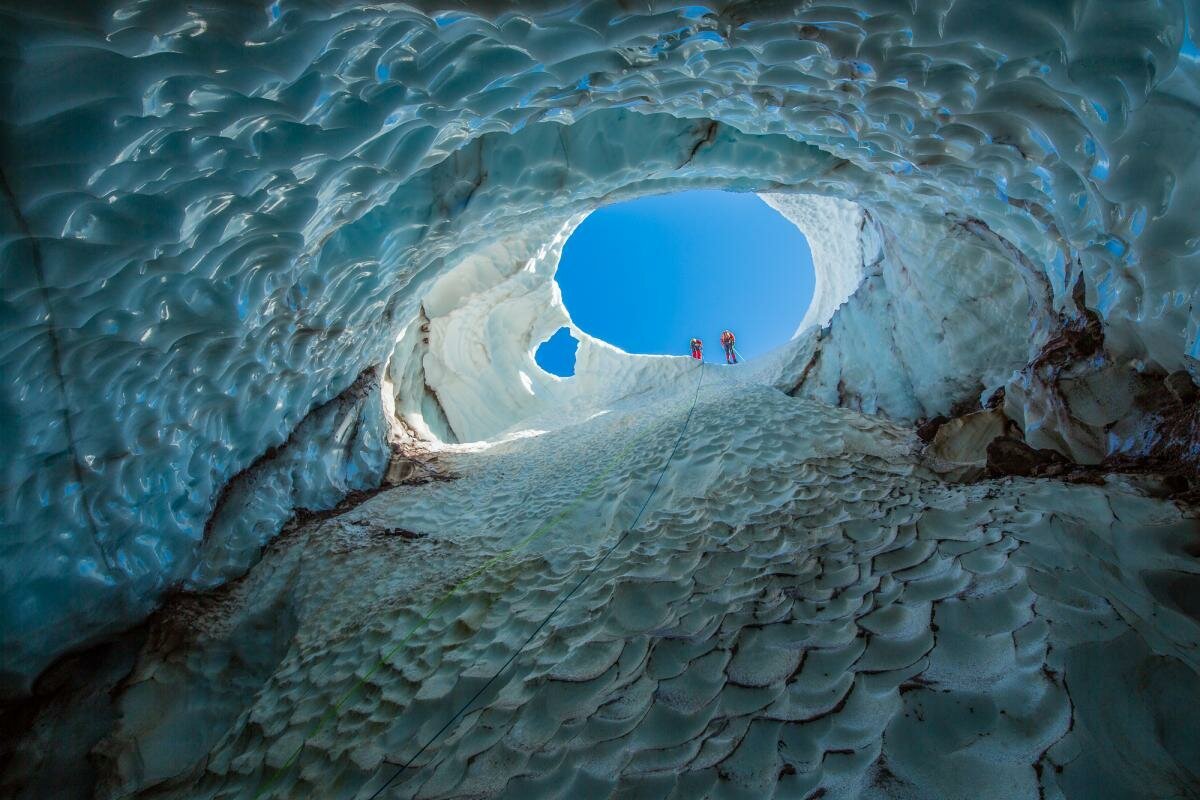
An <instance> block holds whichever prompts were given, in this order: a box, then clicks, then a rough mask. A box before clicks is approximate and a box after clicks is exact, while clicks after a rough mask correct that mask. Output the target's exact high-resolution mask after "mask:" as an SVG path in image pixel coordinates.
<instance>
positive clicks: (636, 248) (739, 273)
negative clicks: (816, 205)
mask: <svg viewBox="0 0 1200 800" xmlns="http://www.w3.org/2000/svg"><path fill="white" fill-rule="evenodd" d="M558 283H559V285H560V286H561V287H562V293H563V302H564V303H565V304H566V306H567V310H568V311H570V312H571V318H572V319H574V320H575V324H576V325H578V326H579V327H580V328H582V329H583V330H585V331H587V332H588V333H590V334H591V335H592V336H596V337H598V338H600V339H603V340H605V341H606V342H610V343H612V344H614V345H616V346H617V347H620V348H621V349H622V350H626V351H628V352H630V353H655V354H671V355H687V354H688V340H689V339H691V338H692V337H693V336H698V337H700V338H701V339H703V340H704V357H705V360H706V361H721V362H723V361H724V355H723V353H722V350H721V345H720V342H719V337H720V334H721V331H722V329H724V328H729V329H730V330H732V331H733V332H734V334H735V335H736V336H737V342H738V343H737V349H738V352H739V353H741V355H742V356H743V358H746V359H750V358H753V357H754V356H756V355H760V354H762V353H765V352H767V351H768V350H771V349H772V348H774V347H777V346H778V345H780V344H782V343H784V342H786V341H787V340H788V339H789V338H790V337H791V335H792V333H794V332H795V330H796V326H798V325H799V324H800V320H801V319H803V317H804V312H805V311H806V310H807V309H808V304H809V301H810V300H811V299H812V292H813V269H812V256H811V254H810V253H809V250H808V242H807V241H805V239H804V237H803V235H801V233H800V231H798V230H797V229H796V227H795V226H794V225H792V224H791V223H790V222H788V221H787V220H786V219H784V218H783V217H782V216H780V215H779V213H778V212H777V211H775V210H774V209H773V208H771V207H770V206H768V205H767V204H766V203H764V202H763V201H762V200H760V199H759V198H758V197H757V196H756V195H753V194H740V193H734V192H721V191H696V192H682V193H679V194H671V195H660V196H655V197H643V198H639V199H637V200H632V201H630V202H627V203H619V204H616V205H611V206H605V207H604V208H601V209H599V210H598V211H596V212H595V213H593V214H592V215H590V216H589V217H588V218H587V219H585V220H584V221H583V223H582V224H580V226H579V227H578V228H576V229H575V233H574V234H572V235H571V238H570V239H569V240H568V241H567V244H566V246H565V247H564V248H563V255H562V261H561V262H560V263H559V267H558ZM559 339H565V340H567V341H566V342H565V343H563V342H560V341H559ZM568 345H569V346H568ZM574 350H575V347H574V340H573V339H570V338H569V337H565V336H562V337H559V336H556V337H555V338H554V339H553V340H552V341H551V342H550V343H549V344H547V345H546V346H544V347H543V348H541V349H540V350H539V353H538V363H540V364H542V366H543V368H545V369H548V371H550V372H554V373H555V374H570V370H569V369H568V368H569V366H570V365H571V364H573V362H574Z"/></svg>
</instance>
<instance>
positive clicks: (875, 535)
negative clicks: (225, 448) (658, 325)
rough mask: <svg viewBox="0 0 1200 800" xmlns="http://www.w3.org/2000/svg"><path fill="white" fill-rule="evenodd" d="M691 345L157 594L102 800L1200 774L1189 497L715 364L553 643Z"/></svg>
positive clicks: (566, 794) (1090, 787) (1019, 794)
mask: <svg viewBox="0 0 1200 800" xmlns="http://www.w3.org/2000/svg"><path fill="white" fill-rule="evenodd" d="M678 361H679V362H681V363H683V364H686V365H687V369H686V370H684V371H683V372H682V374H680V375H679V376H678V377H677V378H676V379H675V380H673V381H670V382H667V383H665V384H664V385H663V386H662V388H660V389H659V390H657V391H655V392H651V393H646V394H645V395H643V396H642V397H640V398H638V399H637V400H630V401H626V402H622V403H616V404H614V405H613V406H612V407H610V408H607V409H604V410H603V413H601V414H599V415H597V416H593V417H592V418H591V419H587V420H584V421H579V422H576V423H575V424H569V425H567V426H564V427H561V428H558V429H556V430H553V431H547V432H543V433H541V434H537V435H529V436H524V437H519V438H513V439H510V440H508V441H504V442H496V443H491V444H487V445H484V444H477V445H473V446H467V445H458V446H451V447H450V448H449V449H448V451H447V452H444V453H443V455H442V458H443V467H444V468H446V469H447V470H448V471H450V472H452V473H453V474H454V475H456V476H457V478H456V479H455V480H453V481H450V482H435V483H429V484H425V485H420V486H411V487H402V488H397V489H392V490H389V491H386V492H384V493H382V494H380V495H378V496H376V497H375V498H374V499H372V500H370V501H368V502H367V503H364V504H363V505H360V506H358V507H357V508H355V509H353V510H352V511H349V512H348V513H345V514H342V515H340V516H336V517H333V518H331V519H328V520H325V521H322V522H318V523H316V524H312V525H309V526H307V527H303V528H301V529H299V530H298V531H296V532H294V533H293V534H291V535H289V536H288V537H287V538H286V539H284V540H282V541H280V542H279V543H277V544H276V545H274V546H273V547H272V548H271V549H270V550H269V551H268V552H267V554H266V556H265V557H264V559H263V561H262V562H261V563H260V564H259V565H258V566H257V567H256V568H255V569H254V570H253V571H251V573H250V574H249V576H248V577H247V578H246V579H245V580H243V581H240V582H238V583H236V584H232V585H230V586H229V587H228V588H227V589H226V590H224V591H222V592H221V593H219V594H218V595H216V596H214V597H213V598H212V599H211V600H208V601H204V602H200V603H198V604H194V605H193V604H185V605H184V606H182V607H180V608H177V609H175V610H174V611H173V612H172V618H171V619H169V620H167V621H164V625H163V627H162V629H161V630H160V631H159V632H158V633H154V634H151V637H150V639H149V641H148V643H147V644H146V646H145V647H144V648H143V649H142V651H141V653H140V655H139V656H138V659H137V664H136V667H135V668H134V669H133V671H132V673H131V675H130V677H129V678H128V679H127V681H126V683H125V687H124V688H123V689H122V691H121V693H120V698H119V703H118V708H117V711H118V717H117V720H118V721H117V722H116V724H115V725H114V726H113V729H112V730H111V732H110V733H109V734H108V735H107V737H106V738H105V739H104V740H103V741H101V742H100V744H99V745H98V746H97V747H96V752H97V753H98V754H99V762H98V785H99V786H100V787H101V791H100V794H99V796H100V797H106V798H116V797H126V796H138V797H155V798H160V797H179V798H185V797H186V798H244V797H251V796H258V797H278V798H284V797H301V796H321V797H339V798H366V797H370V796H372V793H373V792H374V791H375V790H377V789H379V788H381V787H382V786H383V785H384V783H385V782H387V781H388V780H389V779H390V778H393V776H394V773H395V772H396V771H397V765H399V764H402V763H404V762H405V761H406V760H407V759H409V758H411V757H413V756H414V755H416V754H417V753H418V751H420V755H419V756H418V757H417V758H416V760H415V761H414V762H413V765H412V766H411V767H410V768H409V769H407V770H405V771H403V773H402V774H400V775H399V777H398V778H396V779H395V780H394V781H393V782H392V783H391V784H390V786H389V787H388V790H387V791H386V792H385V793H384V795H383V796H386V797H396V798H400V797H429V798H432V797H440V798H465V797H498V796H505V797H523V798H542V797H547V798H549V797H554V798H578V797H607V796H614V795H620V796H626V795H628V794H636V795H639V796H648V797H677V798H694V797H701V796H705V797H714V798H717V797H771V796H776V797H810V796H813V793H814V792H816V793H818V794H819V793H820V792H821V791H822V790H823V791H824V792H825V794H826V796H830V797H872V798H885V797H887V798H894V797H938V798H977V797H989V798H1037V797H1062V796H1068V797H1122V796H1133V795H1135V794H1136V795H1138V796H1144V797H1167V796H1173V793H1174V792H1175V791H1177V789H1178V787H1180V786H1185V785H1189V784H1194V782H1195V781H1196V780H1197V779H1198V778H1200V773H1198V769H1200V761H1198V760H1197V758H1196V753H1195V750H1194V740H1193V741H1192V743H1191V744H1189V740H1188V739H1187V738H1186V737H1187V731H1189V730H1192V728H1191V726H1192V724H1193V723H1191V722H1190V721H1188V719H1186V718H1185V717H1186V715H1187V714H1189V713H1190V712H1189V711H1188V709H1191V708H1194V707H1195V704H1196V702H1197V701H1198V700H1200V696H1198V695H1197V691H1198V690H1197V689H1196V688H1195V687H1196V682H1195V681H1192V680H1190V679H1188V677H1187V676H1190V675H1192V674H1194V673H1193V670H1195V668H1196V666H1197V664H1196V658H1197V652H1198V651H1197V647H1198V645H1200V626H1198V625H1197V622H1196V620H1195V619H1194V618H1193V617H1192V616H1190V615H1189V614H1188V613H1186V611H1185V610H1184V608H1183V607H1181V606H1179V605H1177V601H1175V600H1172V599H1171V598H1180V597H1183V596H1186V592H1187V591H1189V590H1188V589H1187V588H1185V587H1191V586H1194V585H1195V583H1196V581H1197V580H1200V574H1198V573H1200V570H1198V569H1197V567H1196V565H1195V562H1194V560H1193V559H1192V558H1191V557H1190V556H1187V555H1186V554H1185V553H1184V552H1183V550H1182V545H1183V544H1184V543H1185V542H1187V541H1189V540H1192V539H1193V538H1194V536H1195V534H1196V522H1195V520H1194V519H1191V520H1189V519H1186V518H1184V517H1182V516H1181V515H1180V512H1179V510H1178V509H1177V508H1175V507H1174V506H1173V505H1171V504H1170V503H1165V502H1162V501H1155V500H1150V499H1147V498H1145V497H1144V496H1141V493H1140V492H1139V491H1138V490H1137V488H1136V487H1134V486H1131V485H1128V484H1126V483H1122V481H1120V480H1113V481H1110V482H1109V483H1107V484H1105V485H1100V486H1094V485H1068V484H1063V483H1060V482H1056V481H1045V480H1026V479H1018V480H1005V481H992V482H985V483H981V484H975V485H956V484H947V483H946V482H945V481H944V480H943V479H942V478H941V477H940V476H939V475H937V474H935V473H933V472H931V471H930V470H929V469H928V468H927V467H926V466H925V465H924V464H922V463H921V461H920V459H919V458H918V457H917V456H916V455H915V453H914V447H913V445H914V442H913V438H912V435H911V433H910V432H909V431H907V430H906V429H904V428H902V427H898V426H895V425H891V424H889V423H887V422H884V421H882V420H880V419H879V418H876V417H868V416H864V415H861V414H859V413H857V412H853V411H848V410H844V409H838V408H834V407H830V406H827V405H824V404H822V403H820V402H817V401H812V400H806V399H797V398H790V397H787V396H786V395H784V394H782V393H780V392H778V391H777V390H775V389H772V388H770V387H768V386H764V385H761V384H758V383H756V382H754V381H752V380H747V379H745V378H743V377H739V375H738V370H737V369H736V368H735V369H729V368H726V367H723V366H716V365H706V366H704V367H703V369H704V371H705V375H704V384H703V385H702V386H701V387H700V389H699V394H698V400H697V403H696V409H695V414H694V416H693V417H692V419H691V422H690V424H689V427H688V429H687V431H686V434H685V436H684V438H683V442H682V446H681V448H680V450H679V453H678V455H677V457H676V458H675V460H674V461H673V462H671V463H670V465H669V466H667V468H666V472H665V479H664V481H663V484H662V486H661V488H660V489H659V491H658V492H657V494H656V495H655V496H654V499H653V502H652V504H651V505H650V507H649V509H648V511H647V514H646V516H645V517H644V518H643V519H642V522H641V524H640V525H639V526H638V527H637V529H636V530H635V531H634V533H633V535H632V536H631V537H630V538H629V539H628V540H627V541H626V543H625V544H624V545H622V547H620V548H619V549H618V550H617V551H616V552H615V553H614V555H613V556H612V557H611V558H609V559H608V560H606V561H604V562H603V564H602V565H601V566H600V567H599V569H598V570H597V571H596V572H595V574H593V575H592V576H591V577H590V578H589V580H588V582H587V583H586V584H585V585H584V587H583V588H582V590H580V591H579V592H578V593H577V594H575V595H574V597H573V598H572V599H571V600H570V601H569V602H568V603H566V604H565V605H564V606H562V608H561V609H560V610H558V611H557V613H555V614H554V615H553V616H552V617H551V618H550V621H549V623H548V624H547V625H545V627H544V628H540V629H539V628H538V626H539V624H541V623H542V622H543V620H545V619H546V617H547V615H548V614H550V613H551V610H552V609H553V608H554V607H555V606H556V604H558V602H559V601H560V599H561V598H562V597H563V596H564V595H565V594H566V593H567V592H568V591H569V589H570V587H571V586H574V585H575V583H576V582H577V581H578V579H579V577H580V576H581V574H582V573H583V572H584V571H585V570H588V569H590V568H592V567H593V566H595V565H597V564H598V563H599V558H600V555H601V554H602V552H603V551H604V550H605V549H606V548H608V547H609V546H610V545H611V544H612V543H613V542H614V541H615V539H616V537H617V535H618V534H619V533H620V531H621V530H622V529H623V527H624V526H625V525H627V524H628V523H629V522H630V520H631V518H632V517H633V515H634V514H635V513H636V510H637V508H638V507H639V506H640V505H641V504H642V502H643V501H644V500H645V498H646V496H647V495H648V493H649V492H650V490H651V487H652V486H653V484H654V482H655V480H656V479H657V477H658V475H659V473H660V471H661V470H662V469H663V467H664V466H666V459H667V456H668V454H669V452H670V449H671V445H672V444H673V443H674V441H675V439H676V437H677V434H678V432H679V430H680V426H681V425H682V424H683V423H684V420H685V419H686V414H687V411H688V409H689V407H690V405H691V403H692V400H693V398H695V397H696V396H697V395H696V388H697V387H696V381H697V379H698V375H697V373H698V370H699V369H700V368H699V367H698V366H696V365H694V364H690V363H688V360H687V359H678ZM614 459H616V460H617V464H618V466H617V467H616V468H615V469H608V467H609V466H610V465H611V464H612V462H613V460H614ZM597 476H601V477H602V478H603V481H602V483H600V485H596V478H597ZM548 521H554V524H553V525H552V526H551V527H549V528H546V527H544V526H545V524H546V523H547V522H548ZM539 531H544V533H541V534H539V533H538V532H539ZM529 534H535V535H536V537H537V538H535V539H534V540H533V541H532V542H530V543H529V544H528V545H526V546H522V547H520V548H519V550H518V551H517V552H515V553H511V554H509V555H507V556H505V557H503V558H501V559H500V560H499V561H498V563H492V564H488V560H489V559H491V558H493V557H494V556H496V555H497V554H503V553H505V552H506V551H508V549H509V548H511V547H512V546H513V545H514V543H515V542H519V541H521V540H522V539H524V538H525V537H527V536H528V535H529ZM481 565H486V568H485V569H484V570H483V571H482V574H479V575H478V576H477V577H474V578H472V579H470V580H469V581H468V582H467V583H466V584H465V585H464V586H463V587H462V588H461V589H459V590H458V591H457V593H455V594H453V595H452V596H451V598H450V599H449V600H448V601H446V602H442V601H441V598H443V597H444V596H445V595H446V593H447V592H448V591H449V590H450V588H451V587H452V586H454V585H456V584H457V583H458V582H459V581H460V580H461V579H462V578H463V577H464V576H468V575H470V574H472V573H473V572H475V571H476V570H477V568H479V567H480V566H481ZM1181 592H1182V593H1183V594H1181ZM426 617H427V620H426ZM531 636H532V641H531V643H530V645H529V647H528V648H526V649H524V650H523V651H521V652H520V653H519V654H517V655H516V657H515V660H514V661H513V662H512V665H511V666H510V667H508V668H507V669H505V670H504V671H502V672H501V673H500V678H499V679H498V680H496V681H495V682H494V683H492V684H491V685H490V686H489V685H487V682H488V680H489V678H491V677H492V676H493V675H494V674H496V673H497V671H499V670H500V669H501V667H502V665H504V664H505V662H506V661H507V660H508V659H509V657H510V656H513V655H514V652H515V651H517V650H518V649H519V648H520V646H521V644H522V643H523V642H524V641H525V640H526V639H527V638H529V637H531ZM1135 676H1136V677H1135ZM485 686H486V688H485ZM481 689H482V690H483V692H482V694H481V695H480V696H479V697H478V698H477V699H476V700H475V701H474V702H473V703H470V705H469V706H468V707H467V710H466V713H465V714H464V715H462V716H461V717H460V718H458V719H456V720H454V721H453V722H452V724H450V725H449V727H448V729H447V730H446V731H445V732H444V733H442V734H440V735H438V736H437V739H436V741H435V742H434V744H433V746H431V747H428V748H426V749H423V750H422V746H423V745H425V744H426V743H428V742H429V741H430V740H431V739H432V738H433V737H434V736H435V735H436V734H437V732H438V731H439V729H440V728H441V727H442V726H443V724H445V723H446V722H447V721H449V720H451V718H452V717H453V716H454V715H455V714H456V713H457V712H458V711H460V710H461V709H462V708H463V707H464V705H467V704H468V701H470V700H471V698H472V697H473V695H475V694H476V692H478V691H480V690H481ZM335 707H336V713H334V712H333V711H332V709H334V708H335ZM199 709H203V713H199ZM314 726H316V728H317V730H316V732H315V733H314ZM185 732H186V733H185ZM52 734H53V731H50V732H48V734H47V735H52ZM1180 737H1182V738H1180ZM45 752H49V753H51V754H52V755H51V756H46V755H45V754H44V753H45ZM56 752H57V751H56V750H55V749H53V748H49V749H48V750H47V751H41V752H39V751H38V750H36V749H35V748H30V749H29V750H28V751H26V752H23V753H21V754H20V755H21V756H22V759H21V762H20V763H21V767H19V768H18V771H17V777H18V778H20V779H25V780H29V779H31V777H32V776H36V775H37V773H38V771H39V769H41V770H47V769H48V765H47V761H49V760H50V759H52V758H53V757H54V756H53V754H55V753H56ZM293 756H295V760H294V762H293V761H290V759H291V758H292V757H293ZM41 777H42V779H43V780H45V777H46V776H45V775H44V774H43V775H42V776H41ZM10 780H13V779H12V778H10ZM12 785H13V784H12V783H10V784H9V787H10V788H11V787H12Z"/></svg>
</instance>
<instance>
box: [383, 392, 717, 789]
mask: <svg viewBox="0 0 1200 800" xmlns="http://www.w3.org/2000/svg"><path fill="white" fill-rule="evenodd" d="M703 381H704V370H703V368H701V370H700V375H699V377H698V378H697V380H696V391H695V393H694V394H693V395H692V405H691V408H689V409H688V413H687V417H686V418H685V419H684V421H683V425H682V427H680V429H679V436H678V437H677V438H676V439H675V446H674V447H672V448H671V454H670V455H669V456H667V461H666V463H665V464H663V468H662V470H661V471H659V473H658V480H656V481H655V482H654V487H653V488H652V489H651V490H650V494H648V495H646V500H645V501H644V502H643V503H642V507H641V508H639V509H638V512H637V515H636V516H635V517H634V518H633V522H631V523H630V524H629V527H627V528H626V529H625V530H624V531H623V532H622V533H621V535H620V536H619V537H617V541H616V542H614V543H613V544H612V546H611V547H609V548H608V550H606V551H605V553H604V555H603V556H602V557H601V558H600V560H599V561H597V562H596V563H595V564H594V565H592V568H591V569H589V570H588V571H587V572H585V573H584V574H583V577H581V578H580V579H579V581H578V582H577V583H576V584H575V585H574V586H573V587H571V591H569V592H567V593H566V594H565V595H563V597H562V599H560V600H559V601H558V603H557V605H555V606H554V608H552V609H550V613H549V614H547V615H546V618H545V619H543V620H542V621H541V623H540V624H539V625H538V626H537V627H536V628H534V630H533V633H531V634H529V636H527V637H526V638H525V641H524V642H522V643H521V646H520V647H518V648H517V649H516V650H515V651H514V652H513V654H512V655H511V656H509V658H508V660H507V661H505V662H504V664H503V666H501V667H500V669H498V670H497V671H496V673H495V674H494V675H492V677H490V678H488V680H487V682H486V683H485V684H483V686H481V687H480V688H479V690H478V691H477V692H475V694H473V695H471V699H469V700H467V702H466V703H465V704H464V705H463V706H462V708H460V709H459V710H458V711H457V712H455V714H454V716H452V717H450V719H449V720H447V721H446V724H445V725H443V726H442V727H441V728H439V729H438V731H437V732H436V733H435V734H433V736H432V737H430V739H429V741H427V742H425V744H423V745H421V749H419V750H418V751H417V752H415V753H413V754H412V756H410V757H409V758H408V760H407V761H405V762H404V763H403V764H401V765H400V766H399V767H398V768H397V769H396V771H395V772H393V773H392V775H391V777H390V778H388V779H387V780H386V781H384V784H383V785H382V786H380V787H379V788H378V789H376V790H375V791H374V793H372V794H371V796H370V798H368V800H375V798H377V797H379V795H380V794H382V793H383V791H384V790H385V789H387V788H388V787H389V786H391V784H392V781H394V780H396V778H398V777H400V773H402V772H404V770H406V769H408V767H409V766H410V765H411V764H412V762H413V761H415V760H416V759H418V758H420V756H421V754H422V753H424V752H425V751H426V750H427V749H429V747H430V745H432V744H433V743H434V742H435V741H437V739H438V738H439V737H440V736H441V735H442V734H443V733H445V732H446V731H447V730H448V729H449V728H450V726H451V725H453V724H454V723H455V722H456V721H457V720H458V719H459V718H460V717H462V715H463V714H465V713H467V711H468V710H469V709H470V707H471V705H472V704H473V703H474V702H475V701H476V700H478V699H479V697H480V695H482V694H483V693H484V692H485V691H487V689H488V687H489V686H491V685H492V684H493V683H495V682H496V679H497V678H499V677H500V676H501V675H502V674H504V671H505V670H507V669H508V667H509V665H511V664H512V663H513V661H515V660H516V658H517V656H519V655H520V654H521V653H522V652H523V651H524V650H525V648H526V647H528V646H529V643H530V642H532V641H533V639H534V637H536V636H537V635H538V634H539V633H541V631H542V629H543V628H545V627H546V625H547V624H548V623H549V622H550V620H551V619H553V618H554V615H555V614H557V613H558V610H559V609H560V608H562V607H563V606H564V605H565V604H566V602H567V601H568V600H570V599H571V598H572V597H573V596H574V595H575V593H576V592H578V591H579V589H580V588H581V587H582V586H583V584H585V583H587V580H588V578H590V577H592V575H594V574H595V572H596V570H598V569H599V568H600V567H601V566H602V565H603V564H604V562H605V561H607V560H608V557H609V556H611V555H612V554H613V552H614V551H615V550H616V549H617V548H618V547H620V546H621V545H622V544H623V543H624V542H625V540H626V539H628V538H629V535H630V534H631V533H632V532H633V529H634V528H636V527H637V524H638V522H639V521H640V520H641V518H642V514H643V513H645V511H646V508H647V507H648V506H649V505H650V501H651V500H653V499H654V495H655V494H657V493H658V487H659V486H661V485H662V482H663V478H664V477H665V476H666V474H667V470H668V469H669V468H670V466H671V462H673V461H674V460H675V454H676V453H677V452H679V445H680V444H681V443H682V442H683V436H684V434H685V433H687V429H688V425H689V424H690V423H691V421H692V415H693V414H695V412H696V402H697V401H698V400H699V399H700V384H701V383H703Z"/></svg>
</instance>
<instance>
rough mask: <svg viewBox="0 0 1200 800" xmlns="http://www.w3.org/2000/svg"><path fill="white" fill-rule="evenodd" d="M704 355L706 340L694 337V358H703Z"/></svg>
mask: <svg viewBox="0 0 1200 800" xmlns="http://www.w3.org/2000/svg"><path fill="white" fill-rule="evenodd" d="M703 356H704V342H702V341H700V340H699V339H692V358H694V359H696V360H701V359H702V358H703Z"/></svg>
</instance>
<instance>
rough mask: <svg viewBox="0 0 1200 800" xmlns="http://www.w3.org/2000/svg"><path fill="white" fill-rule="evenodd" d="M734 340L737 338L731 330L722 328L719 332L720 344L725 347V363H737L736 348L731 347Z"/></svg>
mask: <svg viewBox="0 0 1200 800" xmlns="http://www.w3.org/2000/svg"><path fill="white" fill-rule="evenodd" d="M736 341H737V339H735V338H734V336H733V331H730V330H724V331H722V332H721V345H722V346H723V347H724V348H725V363H726V364H736V363H738V359H737V350H734V349H733V343H734V342H736Z"/></svg>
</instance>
